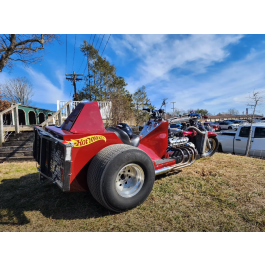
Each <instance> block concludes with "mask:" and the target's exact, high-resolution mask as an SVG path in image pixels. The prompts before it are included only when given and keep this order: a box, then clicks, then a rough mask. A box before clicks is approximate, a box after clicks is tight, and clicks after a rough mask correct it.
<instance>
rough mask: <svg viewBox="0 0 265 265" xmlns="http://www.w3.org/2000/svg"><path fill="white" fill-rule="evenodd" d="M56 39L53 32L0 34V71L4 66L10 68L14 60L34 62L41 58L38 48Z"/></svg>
mask: <svg viewBox="0 0 265 265" xmlns="http://www.w3.org/2000/svg"><path fill="white" fill-rule="evenodd" d="M55 39H58V35H55V34H0V72H2V70H3V68H4V67H7V68H9V69H12V67H13V65H14V62H17V61H20V62H23V63H24V64H30V63H36V62H38V61H40V60H41V59H42V56H43V55H41V54H39V53H37V52H38V50H41V49H44V44H46V43H49V42H52V41H53V40H55Z"/></svg>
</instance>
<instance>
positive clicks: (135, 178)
mask: <svg viewBox="0 0 265 265" xmlns="http://www.w3.org/2000/svg"><path fill="white" fill-rule="evenodd" d="M143 184H144V171H143V169H142V168H141V167H140V166H139V165H137V164H128V165H126V166H124V167H123V168H122V169H121V170H120V171H119V173H118V174H117V177H116V183H115V187H116V191H117V193H118V194H119V195H120V196H121V197H124V198H130V197H133V196H135V195H136V194H137V193H138V192H139V191H140V190H141V188H142V187H143Z"/></svg>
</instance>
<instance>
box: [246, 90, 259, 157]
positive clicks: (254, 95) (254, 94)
mask: <svg viewBox="0 0 265 265" xmlns="http://www.w3.org/2000/svg"><path fill="white" fill-rule="evenodd" d="M250 99H252V101H254V103H255V104H254V105H251V104H248V106H251V107H254V110H253V114H252V118H251V124H250V129H249V135H248V141H247V148H246V156H249V151H250V147H251V140H252V124H253V119H254V115H255V111H256V107H257V105H258V104H259V103H260V102H261V101H262V97H261V96H260V93H259V92H255V91H253V94H252V96H250Z"/></svg>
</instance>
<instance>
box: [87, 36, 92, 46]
mask: <svg viewBox="0 0 265 265" xmlns="http://www.w3.org/2000/svg"><path fill="white" fill-rule="evenodd" d="M91 38H92V34H90V39H89V42H88V43H89V44H90V41H91Z"/></svg>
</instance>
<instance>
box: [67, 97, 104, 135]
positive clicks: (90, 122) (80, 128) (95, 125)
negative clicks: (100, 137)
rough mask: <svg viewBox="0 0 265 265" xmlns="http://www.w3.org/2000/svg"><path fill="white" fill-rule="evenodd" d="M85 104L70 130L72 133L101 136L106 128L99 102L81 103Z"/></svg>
mask: <svg viewBox="0 0 265 265" xmlns="http://www.w3.org/2000/svg"><path fill="white" fill-rule="evenodd" d="M79 104H84V107H83V108H82V110H81V112H80V114H79V115H78V117H77V119H76V120H75V122H74V125H73V126H72V128H71V129H70V132H72V133H91V134H101V133H103V132H104V131H105V127H104V124H103V121H102V117H101V114H100V110H99V106H98V103H97V102H89V103H79Z"/></svg>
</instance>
